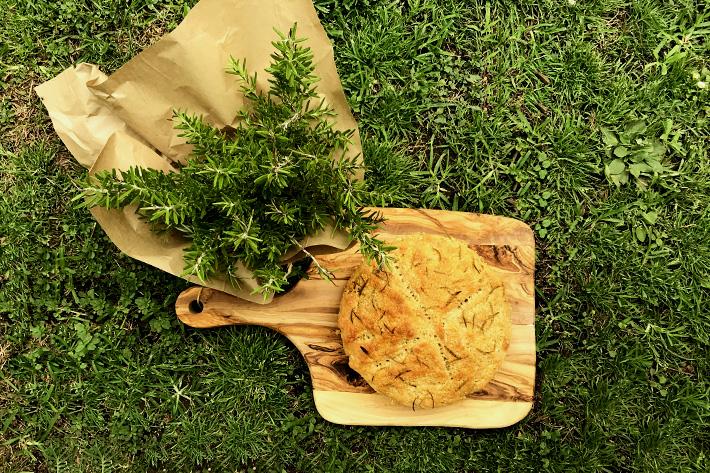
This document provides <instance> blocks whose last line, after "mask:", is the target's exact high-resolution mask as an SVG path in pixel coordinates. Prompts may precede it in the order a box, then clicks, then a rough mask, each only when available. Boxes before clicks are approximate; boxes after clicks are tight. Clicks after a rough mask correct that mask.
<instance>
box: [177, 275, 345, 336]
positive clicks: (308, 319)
mask: <svg viewBox="0 0 710 473" xmlns="http://www.w3.org/2000/svg"><path fill="white" fill-rule="evenodd" d="M345 282H346V280H333V281H326V280H323V279H316V278H314V279H303V280H301V281H299V282H298V283H296V285H295V286H294V287H293V288H292V289H291V290H290V291H288V292H287V293H285V294H283V295H279V296H277V297H275V298H274V300H273V301H272V302H271V303H269V304H257V303H254V302H249V301H246V300H244V299H239V298H237V297H234V296H231V295H229V294H227V293H224V292H222V291H218V290H215V289H210V288H207V287H201V286H195V287H191V288H189V289H186V290H184V291H183V292H182V293H180V295H179V296H178V298H177V301H176V302H175V312H176V313H177V316H178V318H179V319H180V320H181V321H182V322H183V323H185V324H186V325H189V326H190V327H195V328H212V327H223V326H225V325H261V326H264V327H269V328H272V329H274V330H277V331H279V332H283V333H286V334H287V335H288V333H287V332H289V330H288V327H290V326H293V325H294V323H298V322H304V323H316V324H318V325H331V324H334V323H335V318H336V316H337V312H338V306H339V305H340V297H341V295H342V286H344V285H345ZM333 285H335V286H336V287H337V288H339V289H340V290H335V291H334V290H333Z"/></svg>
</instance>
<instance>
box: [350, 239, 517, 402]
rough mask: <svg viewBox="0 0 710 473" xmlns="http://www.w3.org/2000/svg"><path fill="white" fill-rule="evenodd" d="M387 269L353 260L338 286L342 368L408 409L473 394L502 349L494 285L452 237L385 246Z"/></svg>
mask: <svg viewBox="0 0 710 473" xmlns="http://www.w3.org/2000/svg"><path fill="white" fill-rule="evenodd" d="M388 243H391V244H392V245H394V246H396V247H397V249H396V250H394V251H392V253H391V256H392V257H393V258H392V260H393V262H392V263H391V264H390V265H389V267H388V268H384V269H382V270H379V269H377V268H376V267H375V266H374V265H372V264H366V263H363V264H362V265H361V266H360V267H359V268H358V269H357V270H356V271H355V273H354V274H353V276H352V278H351V279H350V281H349V282H348V283H347V285H346V287H345V291H344V293H343V298H342V301H341V304H340V313H339V317H338V324H339V326H340V330H341V336H342V339H343V346H344V348H345V353H346V354H347V355H348V356H349V357H350V366H351V367H352V368H353V369H354V370H355V371H357V372H358V373H360V374H361V375H362V376H363V377H364V378H365V380H366V381H367V382H368V383H369V384H370V385H371V386H372V387H373V389H375V390H376V391H377V392H379V393H382V394H385V395H387V396H389V397H391V398H392V399H394V400H395V401H397V402H399V403H401V404H405V405H408V406H411V407H412V408H414V409H416V408H420V407H421V408H429V407H437V406H442V405H445V404H450V403H452V402H454V401H457V400H459V399H463V398H464V397H465V396H466V395H467V394H469V393H471V392H474V391H478V390H480V389H482V388H483V387H484V386H485V385H486V384H488V382H489V381H490V380H491V379H493V376H494V375H495V373H496V371H498V369H499V368H500V365H501V363H502V362H503V359H504V358H505V352H506V350H507V348H508V345H509V343H510V333H511V320H510V307H509V305H508V303H507V302H506V300H505V288H504V286H503V283H502V282H501V281H500V279H499V278H498V277H496V275H495V274H494V273H493V271H492V269H491V268H490V267H489V266H488V265H487V264H486V263H485V262H484V261H483V260H482V259H481V258H480V257H479V256H478V254H477V253H476V252H475V251H473V250H472V249H470V248H469V247H468V246H466V244H465V243H464V242H462V241H460V240H456V239H453V238H448V237H443V236H435V235H429V234H423V233H421V234H414V235H408V236H405V237H400V238H397V239H394V240H392V241H389V242H388Z"/></svg>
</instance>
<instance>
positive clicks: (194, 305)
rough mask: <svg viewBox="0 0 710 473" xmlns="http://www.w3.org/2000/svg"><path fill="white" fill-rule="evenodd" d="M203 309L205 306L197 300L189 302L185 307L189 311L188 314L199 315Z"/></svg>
mask: <svg viewBox="0 0 710 473" xmlns="http://www.w3.org/2000/svg"><path fill="white" fill-rule="evenodd" d="M204 307H205V305H204V304H203V303H202V302H201V301H199V300H198V299H195V300H193V301H190V304H188V306H187V308H188V309H190V312H191V313H193V314H199V313H200V312H202V309H204Z"/></svg>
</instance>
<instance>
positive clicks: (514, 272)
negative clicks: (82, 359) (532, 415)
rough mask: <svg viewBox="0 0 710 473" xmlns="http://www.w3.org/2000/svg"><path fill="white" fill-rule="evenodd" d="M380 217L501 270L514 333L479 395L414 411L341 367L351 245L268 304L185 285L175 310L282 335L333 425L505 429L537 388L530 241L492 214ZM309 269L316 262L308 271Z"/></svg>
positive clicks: (391, 212) (203, 322)
mask: <svg viewBox="0 0 710 473" xmlns="http://www.w3.org/2000/svg"><path fill="white" fill-rule="evenodd" d="M375 210H379V211H381V212H382V213H383V215H384V217H385V218H386V221H385V222H383V223H382V224H381V225H380V228H379V229H378V231H377V233H378V234H379V237H380V238H381V239H383V240H385V241H386V240H387V239H388V238H393V237H395V236H399V235H404V234H410V233H418V232H424V233H433V234H438V235H448V236H451V237H454V238H458V239H460V240H463V241H466V242H468V244H469V247H471V248H473V249H475V250H476V251H477V252H478V253H479V254H480V255H481V256H482V257H483V258H484V259H485V260H486V261H487V262H488V263H489V264H490V265H491V266H493V267H494V269H495V271H496V272H497V273H498V274H499V275H500V277H501V279H502V280H503V281H504V284H505V287H506V295H507V299H508V302H509V303H510V305H511V317H512V324H513V325H512V337H511V342H510V346H509V348H508V352H507V354H506V357H505V360H504V361H503V364H502V366H501V369H500V370H499V371H498V372H497V374H496V375H495V377H494V379H493V380H492V381H491V382H490V383H489V384H488V385H487V386H486V387H485V388H484V389H483V390H481V391H479V392H476V393H473V394H470V395H469V396H468V397H467V398H466V399H464V400H462V401H460V402H457V403H454V404H451V405H449V406H443V407H436V408H434V409H417V410H413V409H412V408H411V407H406V406H401V405H398V404H395V403H394V402H392V401H391V400H389V398H387V397H386V396H384V395H381V394H378V393H376V392H374V391H373V390H372V388H371V387H370V386H369V385H368V384H367V383H366V382H365V380H363V379H362V378H361V377H360V376H359V375H358V374H357V373H356V372H355V371H353V370H352V369H350V367H349V366H348V360H347V357H346V355H345V354H344V352H343V345H342V342H341V339H340V331H339V330H338V325H337V318H338V308H339V305H340V299H341V296H342V292H343V288H344V286H345V283H346V282H347V281H348V279H349V278H350V276H351V275H352V273H353V271H354V270H355V268H356V267H357V266H358V265H359V264H360V263H361V262H362V255H361V254H360V253H358V252H357V245H352V246H351V247H350V248H347V249H345V250H337V251H334V250H332V249H331V250H328V251H326V250H322V251H312V253H313V254H314V256H315V258H316V259H317V260H318V262H319V263H320V264H321V265H322V266H324V267H326V268H328V269H329V270H330V271H331V272H333V274H334V277H333V279H332V282H331V281H327V280H324V279H321V278H320V277H319V276H318V274H317V272H316V271H315V270H309V278H308V279H302V280H300V281H299V282H298V283H296V285H295V286H294V287H293V288H292V289H291V290H290V291H288V292H287V293H285V294H283V295H280V296H278V297H275V298H274V300H273V301H272V302H271V303H269V304H256V303H253V302H247V301H245V300H242V299H237V298H235V297H233V296H230V295H228V294H225V293H223V292H220V291H217V290H214V289H209V288H202V287H192V288H189V289H186V290H185V291H183V292H182V293H181V294H180V296H179V297H178V299H177V302H176V304H175V309H176V312H177V315H178V317H179V318H180V320H181V321H182V322H184V323H185V324H187V325H189V326H191V327H196V328H210V327H219V326H227V325H262V326H264V327H269V328H271V329H273V330H276V331H277V332H279V333H281V334H283V335H285V336H286V337H287V338H288V339H289V340H290V341H291V342H292V343H293V344H294V345H295V346H296V348H298V350H299V351H300V352H301V353H302V354H303V357H304V358H305V360H306V363H307V364H308V368H309V370H310V374H311V380H312V382H313V397H314V400H315V404H316V408H317V409H318V412H319V413H320V415H321V416H323V418H325V419H326V420H329V421H331V422H334V423H337V424H349V425H391V426H449V427H468V428H479V429H483V428H496V427H507V426H509V425H512V424H514V423H516V422H518V421H519V420H521V419H522V418H523V417H525V416H526V415H527V413H528V412H529V411H530V409H531V407H532V401H533V390H534V387H535V290H534V268H535V239H534V236H533V232H532V230H531V229H530V227H529V226H528V225H526V224H524V223H523V222H521V221H518V220H514V219H511V218H506V217H498V216H494V215H481V214H474V213H466V212H451V211H443V210H422V209H398V208H382V209H375ZM312 269H313V268H312Z"/></svg>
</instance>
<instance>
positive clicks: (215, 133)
mask: <svg viewBox="0 0 710 473" xmlns="http://www.w3.org/2000/svg"><path fill="white" fill-rule="evenodd" d="M277 33H278V36H279V39H278V40H277V41H274V42H273V43H272V44H273V46H274V47H275V51H274V53H273V54H272V55H271V59H272V61H271V65H270V67H268V68H267V69H266V72H268V73H269V74H270V78H269V86H270V87H269V91H268V92H262V91H259V90H258V89H257V83H256V74H253V75H250V74H249V73H248V72H247V69H246V61H241V62H240V61H236V60H234V59H232V61H231V64H230V68H229V70H228V72H230V73H231V74H234V75H235V76H236V77H237V78H238V80H239V81H240V83H241V91H242V93H243V94H244V96H245V97H246V98H247V99H248V100H249V105H250V106H249V107H248V108H246V109H244V110H241V111H239V112H238V113H237V117H238V119H239V120H238V125H237V126H236V128H229V129H228V130H220V129H217V128H215V127H213V126H212V125H210V124H208V123H206V122H205V121H204V120H203V118H202V117H199V116H195V115H190V114H188V113H185V112H175V115H174V119H175V121H176V128H177V129H179V130H181V135H180V136H183V137H185V138H186V139H187V141H188V143H190V144H192V145H193V146H194V151H193V155H191V156H190V157H189V158H188V160H187V162H186V164H184V165H183V166H181V167H180V169H179V172H174V173H163V172H161V171H158V170H155V169H146V168H140V167H132V168H130V169H129V170H127V171H117V170H112V171H101V172H97V173H96V174H95V176H93V177H87V178H86V179H85V180H84V181H82V192H81V194H80V195H79V196H77V198H83V202H84V204H85V205H86V206H88V207H94V206H101V207H105V208H113V209H116V208H122V207H125V206H127V205H137V207H138V208H137V213H138V214H139V215H140V216H141V217H142V218H144V219H146V220H147V221H148V222H150V223H151V227H152V228H153V229H154V230H155V231H175V232H179V233H180V234H182V235H183V236H184V237H186V238H187V239H188V240H189V241H190V242H191V244H190V246H189V247H188V248H187V249H186V250H185V255H184V261H185V267H184V273H183V275H195V276H197V277H198V278H199V279H200V280H202V281H205V280H206V279H208V278H210V277H211V276H213V275H215V274H218V273H219V274H224V275H226V277H227V279H228V280H230V282H231V283H232V284H234V285H235V286H238V285H239V280H238V278H237V276H236V275H235V269H236V264H237V263H238V262H241V263H243V264H244V265H245V266H246V267H247V268H248V269H250V270H252V271H253V273H254V275H255V276H256V277H257V279H258V281H259V287H258V289H257V290H258V291H259V292H262V293H263V294H264V296H265V297H266V296H267V295H268V294H270V293H274V292H279V291H281V290H283V288H284V287H285V286H286V284H287V277H288V276H289V272H290V267H285V266H284V265H283V264H282V261H281V260H282V258H283V256H284V254H285V253H286V252H287V251H289V250H290V249H292V248H293V247H300V244H299V241H301V240H303V239H304V238H305V237H306V236H308V235H313V234H314V233H316V232H318V231H320V230H323V229H324V228H325V227H326V225H328V224H329V223H330V224H332V225H333V226H334V227H335V228H336V229H341V230H345V231H347V232H348V233H349V235H350V236H351V238H352V239H355V240H357V241H358V242H359V243H360V251H361V252H362V253H363V255H364V256H365V257H366V258H367V259H368V260H372V259H374V260H375V261H376V262H377V263H378V264H380V265H381V264H383V263H384V262H385V260H386V253H387V251H388V249H389V248H388V247H386V246H385V245H384V244H383V242H382V241H380V240H378V239H377V238H376V237H375V236H373V235H372V233H371V232H372V231H373V230H374V229H375V228H376V226H377V224H378V223H379V222H381V221H382V217H381V216H380V215H379V214H375V213H373V212H366V211H365V210H364V209H363V205H364V202H365V201H367V200H369V199H368V197H369V196H368V192H367V190H366V189H365V187H364V185H363V183H362V182H361V181H359V180H357V179H356V173H357V172H358V170H359V169H360V165H359V164H358V163H357V162H356V160H355V158H346V157H345V151H346V150H347V147H348V145H349V144H350V138H351V137H352V134H353V131H352V130H348V131H339V130H336V129H334V128H333V124H332V118H333V117H334V116H335V112H334V111H333V109H332V108H330V107H329V106H327V105H326V104H325V103H324V101H322V100H319V99H318V94H317V92H316V83H317V82H318V77H316V75H315V74H314V70H315V66H314V64H313V53H312V52H311V50H310V48H309V47H307V46H305V45H304V44H303V43H304V41H305V40H304V39H302V38H297V37H296V26H295V25H294V26H293V27H292V28H291V29H290V31H289V33H288V34H287V35H284V34H282V33H279V32H277ZM300 249H303V248H302V247H301V248H300ZM305 253H306V255H308V256H309V257H311V258H313V257H312V256H311V255H310V253H308V252H305ZM316 267H317V268H318V270H319V271H320V272H321V274H322V275H323V276H325V277H328V276H329V273H328V271H327V269H325V268H322V267H321V266H320V265H316Z"/></svg>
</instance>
